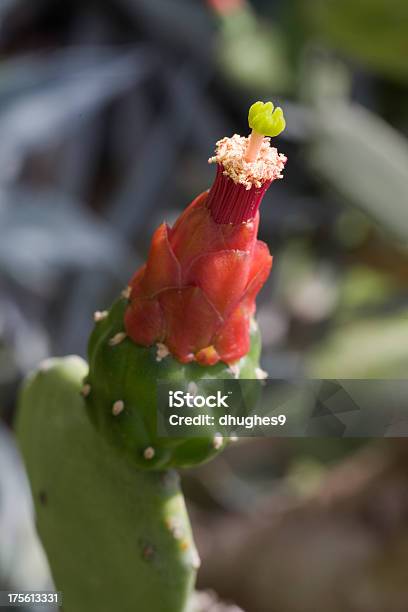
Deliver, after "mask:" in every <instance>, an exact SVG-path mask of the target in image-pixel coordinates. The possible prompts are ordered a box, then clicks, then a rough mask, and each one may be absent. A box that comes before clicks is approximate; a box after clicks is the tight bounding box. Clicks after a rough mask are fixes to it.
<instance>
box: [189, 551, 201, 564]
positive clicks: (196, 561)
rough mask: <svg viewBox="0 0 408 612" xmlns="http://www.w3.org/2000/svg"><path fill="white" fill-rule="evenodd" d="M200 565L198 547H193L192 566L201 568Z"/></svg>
mask: <svg viewBox="0 0 408 612" xmlns="http://www.w3.org/2000/svg"><path fill="white" fill-rule="evenodd" d="M200 565H201V559H200V557H199V554H198V552H197V549H196V548H193V550H192V551H191V566H192V568H193V569H199V567H200Z"/></svg>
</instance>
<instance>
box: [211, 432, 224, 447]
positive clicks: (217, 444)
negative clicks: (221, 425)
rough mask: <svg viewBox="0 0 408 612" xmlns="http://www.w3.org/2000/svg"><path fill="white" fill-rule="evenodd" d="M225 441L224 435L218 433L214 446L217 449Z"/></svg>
mask: <svg viewBox="0 0 408 612" xmlns="http://www.w3.org/2000/svg"><path fill="white" fill-rule="evenodd" d="M223 443H224V438H223V437H222V435H221V434H220V433H216V434H215V436H214V438H213V447H214V448H215V450H218V449H220V448H221V446H222V445H223Z"/></svg>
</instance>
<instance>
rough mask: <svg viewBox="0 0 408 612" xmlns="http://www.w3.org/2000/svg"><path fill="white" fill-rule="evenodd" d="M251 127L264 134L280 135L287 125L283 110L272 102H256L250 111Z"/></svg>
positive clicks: (249, 120) (249, 121)
mask: <svg viewBox="0 0 408 612" xmlns="http://www.w3.org/2000/svg"><path fill="white" fill-rule="evenodd" d="M248 123H249V127H250V128H251V129H253V130H254V132H257V133H258V134H262V136H278V134H280V133H281V132H283V130H284V129H285V127H286V121H285V117H284V116H283V110H282V109H281V108H280V107H279V106H277V107H276V108H274V106H273V104H272V102H260V101H258V102H255V103H254V104H252V106H251V108H250V109H249V113H248Z"/></svg>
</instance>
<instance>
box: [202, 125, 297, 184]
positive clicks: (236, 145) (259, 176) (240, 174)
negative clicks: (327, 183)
mask: <svg viewBox="0 0 408 612" xmlns="http://www.w3.org/2000/svg"><path fill="white" fill-rule="evenodd" d="M270 141H271V139H270V138H268V137H266V136H265V137H264V138H263V139H262V143H261V147H260V150H259V154H258V157H257V159H256V161H254V162H246V161H245V154H246V150H247V147H248V138H245V137H244V136H239V135H238V134H234V136H232V137H231V138H227V137H225V138H222V139H221V140H219V141H218V142H217V144H216V149H215V155H214V157H210V159H209V160H208V162H209V163H210V164H214V163H216V164H220V165H221V166H222V167H223V173H224V175H225V176H228V177H229V178H230V179H232V180H233V181H234V183H237V184H241V185H243V186H244V187H245V189H251V187H257V188H260V187H262V185H263V184H264V183H265V182H267V181H274V180H275V179H281V178H283V174H282V172H283V169H284V167H285V163H286V161H287V159H286V156H285V155H283V154H282V153H278V151H277V149H276V148H275V147H271V146H270Z"/></svg>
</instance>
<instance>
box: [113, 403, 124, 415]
mask: <svg viewBox="0 0 408 612" xmlns="http://www.w3.org/2000/svg"><path fill="white" fill-rule="evenodd" d="M124 408H125V403H124V402H123V401H122V400H116V402H115V403H114V404H113V406H112V414H113V416H118V414H120V413H121V412H123V410H124Z"/></svg>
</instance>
